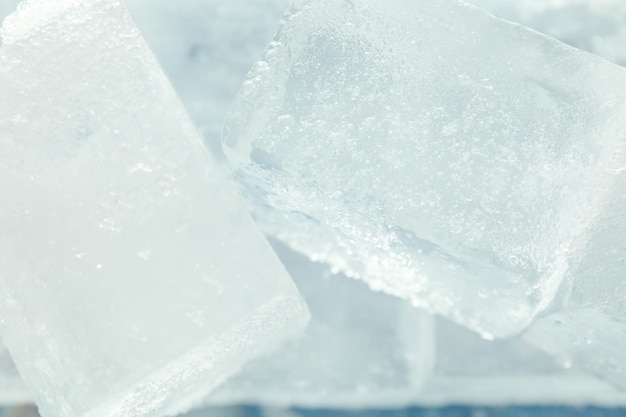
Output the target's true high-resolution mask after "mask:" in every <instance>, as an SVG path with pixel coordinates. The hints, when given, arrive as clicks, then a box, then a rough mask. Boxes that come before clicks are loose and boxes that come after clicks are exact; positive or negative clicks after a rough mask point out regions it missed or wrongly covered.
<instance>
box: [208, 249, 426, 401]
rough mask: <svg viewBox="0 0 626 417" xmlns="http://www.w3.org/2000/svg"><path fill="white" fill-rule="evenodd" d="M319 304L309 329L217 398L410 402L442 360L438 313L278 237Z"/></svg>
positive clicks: (298, 278)
mask: <svg viewBox="0 0 626 417" xmlns="http://www.w3.org/2000/svg"><path fill="white" fill-rule="evenodd" d="M274 247H275V249H276V251H277V253H278V255H279V256H280V258H281V260H282V261H283V263H284V264H285V265H286V267H287V270H288V271H289V273H290V274H291V276H292V277H293V279H294V281H295V283H296V284H297V285H298V288H299V289H300V292H301V294H302V296H303V297H304V298H305V300H306V302H307V305H308V306H309V308H310V310H311V322H310V324H309V326H308V328H307V330H306V332H305V333H304V335H303V337H301V338H298V339H296V340H293V341H292V342H290V343H288V344H285V345H284V346H283V347H282V348H281V349H279V350H278V351H276V352H274V353H272V354H271V355H267V356H264V357H260V358H258V359H256V360H255V361H253V362H251V363H249V364H248V365H247V366H246V367H245V368H244V371H243V372H241V373H240V374H239V375H237V376H236V377H234V378H232V379H231V380H230V381H228V382H227V383H226V384H224V385H223V386H222V387H220V389H218V390H217V391H216V392H215V394H214V395H212V396H211V398H210V401H211V402H212V403H214V404H265V405H268V404H270V405H275V406H302V407H309V408H345V407H373V408H380V407H402V406H404V405H406V404H407V403H410V401H411V400H412V399H413V398H414V396H415V393H416V392H419V390H420V389H421V387H422V385H423V384H424V383H425V382H426V381H428V380H429V378H430V377H431V374H432V369H433V367H434V361H435V359H436V355H435V345H434V343H435V340H434V323H433V321H434V320H433V317H432V316H430V315H429V314H427V313H425V312H423V311H420V310H418V309H415V308H412V307H411V306H410V304H409V303H406V302H405V301H403V300H400V299H398V298H395V297H392V296H389V295H386V294H382V293H376V292H373V291H370V290H369V288H367V286H366V285H365V284H364V283H363V282H359V281H355V280H351V279H348V278H347V277H345V276H342V275H340V274H339V275H332V274H331V273H330V271H328V268H327V267H325V266H323V265H320V264H315V263H312V262H311V261H309V260H308V259H306V258H305V257H303V256H302V255H298V254H295V253H294V252H292V251H290V250H289V249H287V248H286V247H285V246H283V245H281V244H275V245H274Z"/></svg>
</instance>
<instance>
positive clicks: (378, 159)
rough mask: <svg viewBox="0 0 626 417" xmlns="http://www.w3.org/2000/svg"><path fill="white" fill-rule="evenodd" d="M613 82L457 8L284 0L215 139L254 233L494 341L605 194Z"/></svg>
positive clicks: (618, 83) (560, 267) (565, 256)
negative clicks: (288, 0) (275, 27)
mask: <svg viewBox="0 0 626 417" xmlns="http://www.w3.org/2000/svg"><path fill="white" fill-rule="evenodd" d="M298 4H300V5H301V7H298ZM625 94H626V73H625V72H624V70H623V69H622V68H620V67H618V66H615V65H612V64H610V63H608V62H606V61H604V60H602V59H600V58H598V57H595V56H592V55H589V54H587V53H584V52H581V51H578V50H575V49H573V48H571V47H568V46H566V45H564V44H561V43H559V42H557V41H555V40H553V39H550V38H547V37H545V36H542V35H540V34H538V33H536V32H534V31H531V30H528V29H526V28H524V27H521V26H519V25H514V24H511V23H508V22H506V21H503V20H500V19H496V18H493V17H492V16H491V15H489V14H488V13H486V12H483V11H481V10H480V9H477V8H474V7H473V6H470V5H467V4H465V3H459V2H456V1H443V0H424V1H420V2H415V1H409V0H393V1H383V0H355V1H331V0H318V1H313V2H306V1H305V2H296V3H295V4H294V6H293V9H292V10H291V12H290V15H289V16H288V18H287V19H286V22H285V24H284V25H283V26H282V28H281V30H280V32H279V33H278V35H277V36H276V38H275V39H274V41H273V43H272V44H271V45H270V47H269V49H268V50H267V52H266V54H265V56H264V57H263V58H262V59H261V60H260V61H259V62H258V63H257V64H256V66H255V68H254V69H253V71H252V72H251V73H250V75H249V78H248V80H247V81H246V82H245V83H244V85H243V87H242V89H241V90H240V92H239V94H238V97H237V98H236V100H235V103H234V105H233V108H232V110H231V113H230V115H229V118H228V119H227V121H226V124H225V129H224V138H223V139H224V149H225V152H226V154H227V157H228V159H229V162H230V163H231V165H232V167H233V168H234V169H235V173H236V175H237V176H238V178H239V179H240V180H241V182H242V183H243V184H244V188H245V194H246V195H247V197H248V198H249V199H250V200H251V201H252V203H253V206H254V208H255V214H256V217H257V219H258V221H259V222H260V224H261V225H262V226H263V228H264V229H265V231H266V232H267V233H269V234H272V235H274V236H276V237H277V238H278V239H280V240H282V241H284V242H285V243H287V244H288V245H289V246H291V247H292V248H294V249H296V250H297V251H300V252H302V253H305V254H307V255H308V256H310V257H311V258H312V259H316V260H319V261H322V262H327V263H329V264H330V265H332V266H333V268H335V269H337V270H341V271H344V272H345V273H346V274H348V275H353V276H356V277H360V278H362V279H364V280H365V281H366V282H367V283H368V284H369V285H370V286H371V287H372V288H373V289H376V290H382V291H385V292H388V293H390V294H394V295H397V296H399V297H403V298H406V299H409V300H411V301H412V302H413V304H415V305H416V306H420V307H425V308H426V309H428V310H430V311H432V312H436V313H439V314H442V315H444V316H447V317H450V318H452V319H453V320H455V321H457V322H458V323H461V324H463V325H465V326H467V327H469V328H471V329H474V330H476V331H478V332H480V333H482V334H483V336H485V337H494V336H496V337H498V336H506V335H511V334H514V333H516V332H519V331H520V330H522V329H523V328H524V327H525V326H527V325H528V324H529V323H530V322H531V321H532V319H533V317H534V316H535V315H536V314H537V313H538V312H540V311H542V310H543V309H545V308H546V307H547V306H548V305H549V303H550V302H551V300H552V299H553V296H554V294H555V292H556V291H557V289H558V287H559V285H560V283H561V280H562V278H563V276H564V273H565V271H566V270H567V267H568V262H569V258H570V252H571V251H572V250H574V249H575V248H577V247H578V246H579V245H580V244H581V242H584V240H585V233H586V230H587V229H588V226H589V224H590V221H591V219H592V218H593V217H594V216H595V215H596V214H597V212H598V211H599V207H600V205H601V204H602V202H603V201H604V200H605V196H606V191H607V190H605V189H603V187H602V186H601V184H603V183H604V181H605V179H606V178H607V177H610V176H611V175H612V172H611V170H610V163H611V158H612V155H613V154H614V153H615V152H616V149H617V148H618V147H619V146H621V141H622V140H623V138H624V132H625V130H626V122H625V119H624V117H623V114H624V112H625V111H626V106H625V103H624V100H623V97H624V96H625Z"/></svg>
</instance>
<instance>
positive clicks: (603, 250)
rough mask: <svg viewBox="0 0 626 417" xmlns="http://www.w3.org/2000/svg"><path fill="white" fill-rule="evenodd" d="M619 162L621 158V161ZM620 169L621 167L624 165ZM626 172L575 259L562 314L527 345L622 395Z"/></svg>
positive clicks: (618, 175) (533, 333)
mask: <svg viewBox="0 0 626 417" xmlns="http://www.w3.org/2000/svg"><path fill="white" fill-rule="evenodd" d="M620 159H621V160H622V161H623V155H622V156H621V158H620ZM622 164H623V162H622ZM625 174H626V170H624V168H621V169H619V170H617V171H616V172H615V180H614V181H613V182H612V183H608V184H607V187H608V188H609V189H610V190H611V198H610V200H609V202H608V203H607V204H606V205H605V207H604V210H603V213H602V215H601V216H599V217H598V219H597V221H596V223H595V225H594V228H593V234H592V235H591V238H590V239H589V240H588V242H587V244H586V245H585V246H584V247H583V248H582V250H581V251H580V252H579V253H578V254H577V256H576V258H575V259H576V262H575V263H573V266H572V268H570V270H569V273H568V276H567V281H566V282H567V283H568V284H569V285H566V286H564V288H563V299H564V300H563V303H562V304H564V305H565V307H564V308H563V309H562V310H558V311H557V312H555V313H553V314H552V315H549V316H548V317H545V318H543V319H541V320H540V321H539V322H538V323H536V324H534V325H533V326H532V327H531V328H530V330H529V331H528V332H527V333H526V335H525V337H526V339H528V340H530V341H531V342H533V343H535V344H536V345H538V346H540V347H542V348H543V349H545V350H547V351H548V352H550V353H552V354H553V355H555V356H556V357H557V358H558V359H559V360H560V361H561V362H563V363H566V364H568V365H569V366H573V367H575V368H582V369H586V370H588V371H589V372H591V373H593V374H594V375H596V376H598V377H599V378H602V379H604V380H606V381H609V382H611V383H613V384H615V385H616V386H619V387H621V388H622V389H623V390H626V308H625V305H626V280H625V279H624V275H625V274H626V176H625Z"/></svg>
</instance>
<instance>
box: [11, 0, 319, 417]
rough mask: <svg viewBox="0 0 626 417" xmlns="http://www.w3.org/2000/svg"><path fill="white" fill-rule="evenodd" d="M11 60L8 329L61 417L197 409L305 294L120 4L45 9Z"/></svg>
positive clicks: (30, 16) (263, 345) (14, 28)
mask: <svg viewBox="0 0 626 417" xmlns="http://www.w3.org/2000/svg"><path fill="white" fill-rule="evenodd" d="M2 37H3V47H2V49H0V132H1V134H0V189H1V190H2V191H3V203H2V206H1V207H0V230H2V233H0V317H2V320H1V323H0V332H1V334H2V337H3V339H4V341H5V343H6V345H7V347H8V348H9V350H10V351H11V353H12V355H13V358H14V360H15V363H16V365H17V367H18V368H19V370H20V373H21V374H22V376H23V378H24V381H25V383H26V384H27V385H28V387H29V389H31V390H32V391H33V394H34V396H35V400H36V402H37V404H38V405H39V407H40V410H41V412H42V414H43V415H44V416H55V417H78V416H80V417H89V416H94V417H108V416H119V417H121V416H131V415H132V416H143V415H146V416H160V415H163V414H166V413H167V414H169V413H175V412H177V411H180V410H183V409H186V408H188V407H189V406H190V405H192V404H193V403H194V402H196V401H198V400H199V398H201V397H203V396H205V395H206V394H207V393H208V392H210V391H211V390H212V389H214V388H215V387H216V386H218V385H219V384H220V383H221V382H223V381H224V379H226V378H227V377H229V376H231V375H232V374H233V373H235V372H236V371H237V370H238V369H239V368H240V367H241V366H242V364H244V363H245V362H246V361H248V360H250V359H251V358H253V357H255V356H256V355H258V354H260V353H262V352H264V351H265V350H266V349H267V348H269V347H270V346H271V345H274V344H277V343H278V342H280V341H282V340H283V339H285V338H286V337H288V336H290V335H291V334H292V333H294V332H295V331H296V330H298V329H299V328H300V327H302V325H303V324H304V322H305V321H306V318H307V312H306V308H305V306H304V304H303V302H302V300H301V298H300V297H299V295H298V292H297V290H296V288H295V286H294V285H293V283H292V282H291V280H290V278H289V276H288V275H287V273H286V271H285V270H284V267H283V266H282V265H281V264H280V262H279V260H278V259H277V257H276V256H275V254H274V252H273V251H272V249H271V247H270V246H269V244H268V243H267V241H266V240H265V239H264V237H263V236H262V234H261V233H260V232H259V231H258V230H257V228H256V226H255V225H254V223H253V221H252V219H251V218H250V216H249V214H248V212H247V210H246V209H245V208H244V207H243V205H242V204H241V202H240V201H239V199H238V197H237V196H236V193H235V192H234V190H232V189H231V186H230V185H229V184H228V182H227V181H226V180H225V179H224V178H222V175H221V173H220V172H219V168H218V167H217V166H216V164H215V163H214V162H213V161H212V159H211V158H210V157H209V153H208V151H207V150H206V149H205V148H204V146H203V144H202V140H201V138H200V136H199V134H198V133H197V132H196V130H195V128H194V126H193V124H192V123H191V121H190V120H189V118H188V117H187V116H186V114H185V112H184V110H183V107H182V105H181V104H180V102H179V101H178V99H177V97H176V95H175V93H174V91H173V89H172V88H171V86H170V84H169V83H168V81H167V79H166V77H165V75H164V74H163V73H162V71H161V70H160V68H159V66H158V65H157V63H156V60H155V59H154V58H153V56H152V55H151V53H150V51H149V49H148V48H147V46H146V45H145V44H144V41H143V40H142V38H141V36H140V34H139V32H138V30H137V29H136V28H135V26H134V24H133V22H132V20H131V18H130V15H129V13H128V11H127V10H126V8H125V7H124V6H123V5H122V3H121V2H119V1H106V0H84V1H82V0H81V1H73V0H38V1H30V2H27V3H26V4H25V5H24V6H23V7H21V8H20V9H18V11H17V12H16V13H15V14H13V15H11V16H9V17H8V18H7V19H6V20H5V22H4V25H3V27H2Z"/></svg>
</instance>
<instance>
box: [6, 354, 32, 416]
mask: <svg viewBox="0 0 626 417" xmlns="http://www.w3.org/2000/svg"><path fill="white" fill-rule="evenodd" d="M29 401H30V394H29V393H28V391H27V390H26V387H25V386H24V383H23V382H22V379H21V378H20V375H19V374H18V372H17V369H15V365H14V364H13V360H12V359H11V355H9V352H7V350H6V348H5V347H4V346H3V345H2V344H1V343H0V406H6V405H12V404H22V403H27V402H29Z"/></svg>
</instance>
